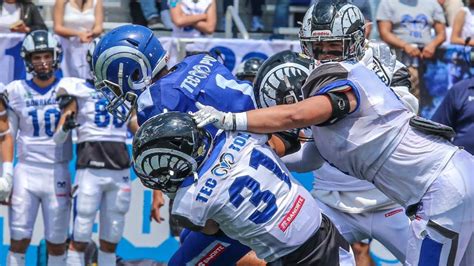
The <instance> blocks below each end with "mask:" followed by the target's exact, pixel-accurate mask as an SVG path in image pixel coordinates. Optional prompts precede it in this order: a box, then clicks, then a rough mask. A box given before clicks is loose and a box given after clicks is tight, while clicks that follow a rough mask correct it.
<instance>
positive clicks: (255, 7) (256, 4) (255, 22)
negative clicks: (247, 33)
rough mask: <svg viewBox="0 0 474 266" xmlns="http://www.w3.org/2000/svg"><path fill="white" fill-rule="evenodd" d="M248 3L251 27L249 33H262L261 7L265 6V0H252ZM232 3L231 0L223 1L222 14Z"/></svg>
mask: <svg viewBox="0 0 474 266" xmlns="http://www.w3.org/2000/svg"><path fill="white" fill-rule="evenodd" d="M248 2H250V5H251V8H252V27H251V31H263V29H264V25H263V21H262V15H263V12H262V5H265V0H252V1H247V3H248ZM233 3H234V1H233V0H224V13H225V12H226V10H227V7H228V6H230V5H232V4H233Z"/></svg>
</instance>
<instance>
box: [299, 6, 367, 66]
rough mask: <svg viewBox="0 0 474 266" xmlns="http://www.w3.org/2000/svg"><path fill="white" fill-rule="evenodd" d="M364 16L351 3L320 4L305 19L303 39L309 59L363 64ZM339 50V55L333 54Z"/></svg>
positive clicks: (311, 9) (300, 36)
mask: <svg viewBox="0 0 474 266" xmlns="http://www.w3.org/2000/svg"><path fill="white" fill-rule="evenodd" d="M364 33H365V20H364V15H363V14H362V12H361V11H360V9H359V8H358V7H356V6H355V5H352V4H350V3H349V2H348V1H347V0H319V1H318V2H317V3H316V4H314V5H312V6H311V7H310V8H309V9H308V11H306V14H305V16H304V18H303V23H302V25H301V29H300V33H299V38H300V42H301V49H302V51H303V53H305V54H306V55H307V56H309V57H311V58H313V59H315V60H319V61H322V62H325V61H344V60H357V61H358V60H360V59H361V58H362V56H363V55H364V42H365V37H364ZM332 46H336V47H338V49H341V50H339V51H337V50H333V51H331V49H330V47H332Z"/></svg>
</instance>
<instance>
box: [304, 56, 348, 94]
mask: <svg viewBox="0 0 474 266" xmlns="http://www.w3.org/2000/svg"><path fill="white" fill-rule="evenodd" d="M348 76H349V71H348V70H347V69H346V68H345V67H344V66H342V65H341V64H340V63H326V64H322V65H321V66H318V67H317V68H316V69H314V70H313V71H312V72H311V74H310V75H309V77H308V79H307V80H306V82H305V84H304V85H303V88H302V90H303V97H304V98H305V99H306V98H308V97H310V96H313V95H315V94H316V93H317V92H318V91H319V90H320V89H322V88H324V87H325V86H326V85H328V84H330V83H332V82H334V81H337V80H344V79H347V77H348Z"/></svg>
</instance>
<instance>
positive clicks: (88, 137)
mask: <svg viewBox="0 0 474 266" xmlns="http://www.w3.org/2000/svg"><path fill="white" fill-rule="evenodd" d="M74 81H75V84H74V86H71V87H68V88H65V93H66V94H69V95H72V96H74V97H76V100H77V123H78V124H80V126H79V127H77V128H76V131H77V142H78V143H81V142H86V141H115V142H125V140H126V138H127V123H126V122H123V121H122V120H120V119H118V118H116V117H114V116H112V115H111V114H109V112H108V111H107V110H106V109H105V106H106V105H107V100H106V99H105V98H104V97H103V95H102V93H100V92H98V91H96V90H95V89H94V87H93V86H92V85H91V84H89V83H87V82H86V81H85V80H83V79H75V80H74ZM61 94H63V91H61Z"/></svg>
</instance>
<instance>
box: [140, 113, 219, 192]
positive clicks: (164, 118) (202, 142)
mask: <svg viewBox="0 0 474 266" xmlns="http://www.w3.org/2000/svg"><path fill="white" fill-rule="evenodd" d="M211 146H212V137H211V136H210V134H209V133H208V132H207V131H206V130H204V129H199V128H197V126H196V124H195V123H194V121H193V120H192V118H191V117H190V116H189V115H188V114H185V113H178V112H168V113H164V114H160V115H157V116H154V117H152V118H150V119H149V120H147V121H146V122H145V123H144V124H143V125H142V126H141V127H140V129H139V130H138V132H137V133H136V134H135V137H134V139H133V163H134V164H133V165H134V170H135V172H136V173H137V176H138V177H139V178H140V180H141V181H142V183H143V185H144V186H146V187H148V188H151V189H158V190H161V191H163V192H165V193H167V194H174V193H176V191H177V190H178V188H179V187H180V185H181V183H182V182H183V181H184V180H185V179H186V178H187V177H189V176H193V175H194V176H195V175H197V174H196V172H197V171H198V170H199V168H200V167H201V166H202V164H203V163H204V161H205V159H206V158H207V156H208V155H209V152H210V150H211Z"/></svg>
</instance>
